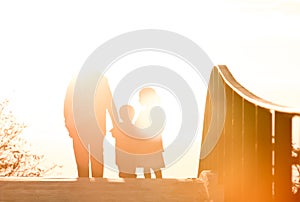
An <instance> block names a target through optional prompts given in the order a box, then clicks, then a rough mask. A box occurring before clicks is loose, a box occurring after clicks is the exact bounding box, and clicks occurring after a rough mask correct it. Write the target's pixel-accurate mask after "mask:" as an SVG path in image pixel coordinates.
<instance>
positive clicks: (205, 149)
mask: <svg viewBox="0 0 300 202" xmlns="http://www.w3.org/2000/svg"><path fill="white" fill-rule="evenodd" d="M253 79H255V78H253ZM254 82H255V81H254ZM299 115H300V110H297V109H293V108H289V107H284V106H280V105H276V104H273V103H271V102H268V101H266V100H263V99H261V98H259V97H257V96H255V95H254V94H252V93H251V92H249V91H248V90H247V89H245V88H244V87H243V86H241V85H240V84H239V83H238V82H237V81H236V80H235V79H234V78H233V76H232V74H231V73H230V71H229V70H228V68H227V67H226V66H217V67H214V69H213V71H212V73H211V77H210V83H209V86H208V93H207V99H206V106H205V115H204V125H203V136H202V147H201V157H200V164H199V174H200V172H201V171H203V170H212V172H214V173H216V174H217V175H218V182H219V184H222V185H223V187H224V201H293V200H295V199H294V195H293V193H292V127H293V124H292V123H293V121H292V120H293V117H295V116H299ZM217 128H220V130H217Z"/></svg>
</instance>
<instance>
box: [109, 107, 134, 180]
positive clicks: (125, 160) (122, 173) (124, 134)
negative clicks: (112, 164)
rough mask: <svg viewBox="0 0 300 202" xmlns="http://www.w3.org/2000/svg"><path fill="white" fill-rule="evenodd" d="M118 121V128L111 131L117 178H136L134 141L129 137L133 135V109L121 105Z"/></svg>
mask: <svg viewBox="0 0 300 202" xmlns="http://www.w3.org/2000/svg"><path fill="white" fill-rule="evenodd" d="M119 115H120V119H121V121H122V122H120V123H119V125H118V127H116V126H115V127H114V128H113V129H111V130H110V131H111V133H112V136H113V137H114V138H115V148H116V149H115V151H116V164H117V166H118V169H119V177H121V178H136V174H135V170H136V156H135V155H136V151H135V147H136V146H137V145H136V143H137V142H136V139H135V138H134V137H132V136H130V133H131V134H132V133H135V132H134V131H133V130H134V128H133V125H132V119H133V117H134V109H133V107H132V106H130V105H123V106H122V107H121V108H120V110H119Z"/></svg>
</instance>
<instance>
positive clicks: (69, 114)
mask: <svg viewBox="0 0 300 202" xmlns="http://www.w3.org/2000/svg"><path fill="white" fill-rule="evenodd" d="M75 83H76V78H73V79H72V81H71V82H70V84H69V86H68V89H67V93H66V97H65V102H64V117H65V125H66V128H67V129H68V131H69V136H70V137H71V138H72V139H73V149H74V154H75V159H76V165H77V172H78V177H89V156H90V155H89V151H88V148H86V147H85V145H84V144H83V143H82V140H81V139H80V137H79V136H78V133H77V129H76V126H75V121H74V113H73V95H74V87H75ZM82 96H85V95H82ZM94 109H95V114H96V118H97V122H98V126H99V127H100V129H101V130H102V131H103V133H104V135H105V134H106V111H108V112H109V115H110V117H111V119H112V122H113V124H114V123H115V121H114V120H115V119H118V115H117V113H116V112H115V111H116V110H115V105H114V102H113V99H112V94H111V91H110V88H109V85H108V81H107V79H106V78H105V77H102V78H101V79H100V82H99V83H98V87H97V90H96V93H95V106H94ZM87 135H88V134H87ZM103 138H104V136H103V135H101V134H99V138H98V141H97V142H96V143H95V142H93V143H90V144H89V145H93V147H96V149H97V153H99V154H97V156H100V157H101V156H102V159H103ZM93 149H95V148H93ZM90 161H91V171H92V173H91V176H93V177H103V162H99V161H98V160H96V159H95V158H94V157H93V156H92V155H91V156H90Z"/></svg>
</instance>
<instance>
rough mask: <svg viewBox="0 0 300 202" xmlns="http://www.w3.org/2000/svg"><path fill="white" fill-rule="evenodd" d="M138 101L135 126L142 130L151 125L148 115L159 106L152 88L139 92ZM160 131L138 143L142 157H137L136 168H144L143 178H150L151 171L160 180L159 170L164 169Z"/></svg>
mask: <svg viewBox="0 0 300 202" xmlns="http://www.w3.org/2000/svg"><path fill="white" fill-rule="evenodd" d="M139 101H140V104H141V105H142V106H143V109H142V111H141V112H140V114H139V116H138V118H137V120H136V122H135V125H136V126H137V127H138V128H141V129H144V128H148V127H149V126H150V125H151V120H150V113H151V110H152V109H153V107H155V106H158V105H159V96H158V95H157V94H156V92H155V90H154V89H153V88H143V89H142V90H141V91H140V92H139ZM161 132H162V131H160V132H159V133H158V134H153V137H151V138H149V137H147V138H145V139H144V140H143V141H141V143H140V145H139V146H140V148H142V149H143V151H142V155H138V156H137V167H143V168H144V176H145V178H151V170H150V169H152V170H153V171H154V173H155V176H156V178H162V172H161V168H164V167H165V163H164V159H163V155H162V152H163V151H164V149H163V143H162V137H161Z"/></svg>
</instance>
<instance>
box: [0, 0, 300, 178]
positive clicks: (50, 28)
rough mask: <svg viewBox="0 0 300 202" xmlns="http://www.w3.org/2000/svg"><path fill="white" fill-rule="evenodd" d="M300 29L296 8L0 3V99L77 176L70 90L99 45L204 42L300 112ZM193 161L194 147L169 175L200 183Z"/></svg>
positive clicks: (267, 0)
mask: <svg viewBox="0 0 300 202" xmlns="http://www.w3.org/2000/svg"><path fill="white" fill-rule="evenodd" d="M299 24H300V1H296V0H293V1H283V0H278V1H276V0H255V1H253V0H251V1H250V0H246V1H238V0H227V1H221V0H211V1H199V0H194V1H175V0H164V1H161V0H152V1H141V0H135V1H133V0H128V1H122V0H120V1H116V0H111V1H61V0H60V1H55V0H53V1H49V2H47V3H46V2H42V1H30V0H29V1H14V0H12V1H0V98H1V99H3V98H8V99H10V101H11V108H12V110H13V112H14V113H15V114H16V115H17V117H18V119H19V120H21V121H24V122H25V123H27V124H28V128H27V129H26V130H25V136H26V138H28V139H29V140H30V141H31V142H32V144H33V148H35V149H36V150H39V151H40V152H41V153H46V155H47V156H48V158H49V159H51V160H53V161H56V162H58V163H61V164H63V165H64V170H63V171H62V175H64V176H74V175H75V174H76V172H75V162H74V157H73V155H72V147H71V141H70V139H69V138H68V134H67V131H66V130H65V128H64V120H63V113H62V112H63V101H64V96H65V91H66V87H67V84H68V82H69V80H70V78H71V77H72V76H73V75H74V74H75V73H76V72H77V71H78V70H79V69H80V68H81V66H82V64H83V63H84V61H85V60H86V58H87V57H88V56H89V55H90V54H91V53H92V52H93V51H94V50H95V49H96V48H97V47H98V46H100V45H101V44H102V43H104V42H105V41H107V40H108V39H111V38H113V37H115V36H117V35H119V34H122V33H125V32H128V31H133V30H138V29H146V28H155V29H165V30H170V31H174V32H177V33H179V34H181V35H184V36H186V37H188V38H190V39H192V40H193V41H195V42H196V43H198V44H199V45H200V46H201V47H202V48H203V49H204V50H205V51H206V52H207V53H208V55H209V56H210V57H211V59H212V60H213V62H214V63H215V64H226V65H227V66H228V67H229V69H230V70H231V72H232V73H233V75H234V76H235V77H236V78H237V80H238V81H240V83H241V84H243V85H244V86H245V87H246V88H248V89H250V90H251V91H253V92H254V93H255V94H257V95H258V96H260V97H263V98H266V99H268V100H271V101H274V102H276V103H279V104H284V105H291V106H297V107H300V89H299V86H300V79H299V75H300V68H299V67H300V60H299V58H300V57H299V49H300V28H299V27H300V26H299ZM112 82H113V81H112ZM203 99H205V98H204V97H203ZM200 102H201V100H200ZM197 155H199V145H197V144H195V145H194V146H193V147H192V149H191V150H190V152H189V153H188V154H187V155H186V156H185V157H184V158H183V159H182V160H181V161H180V162H178V163H177V164H176V165H175V166H173V167H172V168H171V169H169V170H166V171H165V173H164V174H165V175H166V176H169V177H195V174H196V171H197V167H196V166H197V165H198V161H197V158H198V157H197ZM106 176H107V177H114V176H115V174H114V173H111V172H107V175H106Z"/></svg>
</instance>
